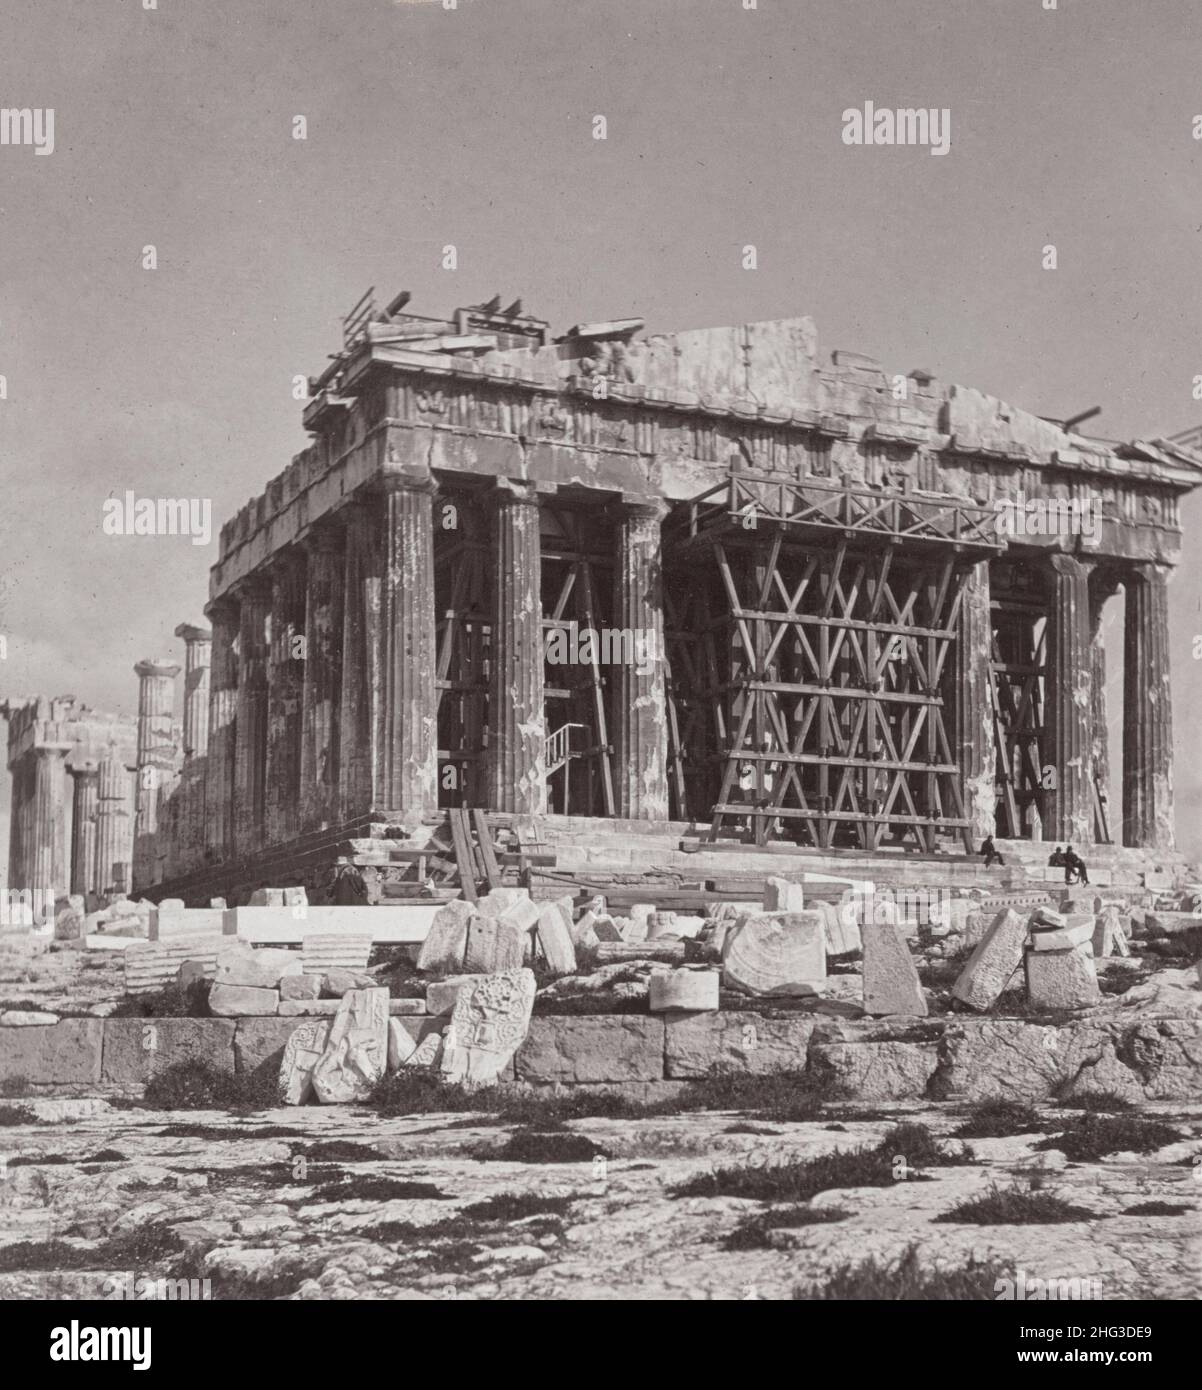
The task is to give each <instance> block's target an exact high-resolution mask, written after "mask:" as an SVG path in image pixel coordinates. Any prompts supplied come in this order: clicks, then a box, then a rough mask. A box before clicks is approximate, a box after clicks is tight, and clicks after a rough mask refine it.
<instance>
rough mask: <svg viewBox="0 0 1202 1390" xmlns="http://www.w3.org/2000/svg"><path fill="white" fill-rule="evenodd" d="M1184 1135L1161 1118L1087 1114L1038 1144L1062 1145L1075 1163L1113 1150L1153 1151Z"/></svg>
mask: <svg viewBox="0 0 1202 1390" xmlns="http://www.w3.org/2000/svg"><path fill="white" fill-rule="evenodd" d="M1184 1137H1185V1136H1184V1135H1183V1134H1181V1133H1180V1132H1179V1131H1178V1130H1175V1129H1173V1128H1172V1127H1171V1126H1170V1125H1166V1124H1161V1123H1160V1121H1158V1120H1142V1119H1134V1118H1131V1117H1130V1116H1127V1115H1094V1114H1085V1115H1083V1116H1082V1117H1081V1118H1080V1119H1079V1120H1075V1121H1074V1122H1073V1123H1072V1124H1071V1125H1070V1126H1069V1127H1068V1128H1067V1129H1066V1130H1064V1131H1063V1132H1062V1133H1060V1134H1053V1135H1051V1136H1050V1137H1049V1138H1047V1139H1042V1140H1040V1142H1039V1143H1038V1144H1036V1145H1035V1146H1034V1147H1035V1148H1036V1149H1037V1150H1049V1149H1058V1150H1059V1151H1060V1152H1061V1153H1062V1154H1064V1156H1065V1157H1066V1158H1067V1159H1070V1160H1071V1161H1072V1162H1073V1163H1091V1162H1093V1161H1095V1160H1096V1159H1099V1158H1104V1157H1105V1156H1106V1155H1107V1154H1113V1153H1137V1154H1146V1153H1153V1152H1154V1151H1155V1150H1156V1149H1163V1148H1164V1147H1165V1145H1166V1144H1176V1143H1177V1142H1178V1141H1179V1140H1181V1139H1183V1138H1184Z"/></svg>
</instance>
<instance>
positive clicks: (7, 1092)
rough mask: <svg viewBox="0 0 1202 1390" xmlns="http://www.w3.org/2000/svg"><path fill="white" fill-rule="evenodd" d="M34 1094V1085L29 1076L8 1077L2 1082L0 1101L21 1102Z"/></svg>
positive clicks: (0, 1084)
mask: <svg viewBox="0 0 1202 1390" xmlns="http://www.w3.org/2000/svg"><path fill="white" fill-rule="evenodd" d="M32 1094H33V1083H32V1082H31V1081H30V1079H29V1077H27V1076H6V1077H5V1078H4V1080H3V1081H0V1100H19V1099H20V1098H22V1097H24V1096H30V1095H32Z"/></svg>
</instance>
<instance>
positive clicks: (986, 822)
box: [948, 560, 997, 849]
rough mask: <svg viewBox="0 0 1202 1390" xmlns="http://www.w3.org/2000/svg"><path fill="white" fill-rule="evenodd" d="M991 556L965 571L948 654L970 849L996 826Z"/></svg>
mask: <svg viewBox="0 0 1202 1390" xmlns="http://www.w3.org/2000/svg"><path fill="white" fill-rule="evenodd" d="M990 601H991V600H990V583H989V561H988V560H980V561H978V562H977V563H976V564H975V565H970V566H969V567H968V569H967V570H966V571H965V573H964V580H963V588H962V590H961V594H960V611H959V614H958V616H957V620H956V645H955V649H954V651H953V653H952V656H953V660H954V668H953V669H954V676H955V706H954V708H953V710H952V719H951V721H950V723H949V728H948V734H949V738H950V740H951V744H952V749H953V752H954V753H955V756H956V761H957V763H958V764H959V767H960V778H961V783H960V784H961V787H962V788H963V795H964V814H965V816H966V817H967V818H968V821H969V834H970V835H971V836H972V840H973V847H974V849H975V848H976V847H978V846H979V844H980V842H981V841H982V840H983V839H985V838H986V836H989V835H992V834H994V833H995V831H996V829H997V742H996V737H995V733H994V724H993V692H992V689H991V684H992V680H993V676H992V669H991V663H992V661H993V613H992V610H991V607H990Z"/></svg>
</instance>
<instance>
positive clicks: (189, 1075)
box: [140, 1061, 281, 1111]
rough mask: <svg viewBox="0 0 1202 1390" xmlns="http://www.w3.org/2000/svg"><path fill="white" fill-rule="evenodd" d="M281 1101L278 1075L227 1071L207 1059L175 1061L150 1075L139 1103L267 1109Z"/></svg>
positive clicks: (144, 1105) (171, 1107) (178, 1107)
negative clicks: (216, 1067) (232, 1073)
mask: <svg viewBox="0 0 1202 1390" xmlns="http://www.w3.org/2000/svg"><path fill="white" fill-rule="evenodd" d="M280 1103H281V1099H280V1087H279V1078H278V1076H276V1075H274V1074H269V1073H268V1072H252V1073H249V1074H246V1073H241V1074H238V1075H231V1074H230V1073H229V1072H223V1071H217V1070H216V1069H215V1068H213V1067H211V1066H209V1064H208V1063H207V1062H201V1061H187V1062H175V1063H173V1064H172V1065H171V1066H169V1067H167V1068H166V1069H165V1070H163V1071H161V1072H160V1073H159V1074H158V1075H157V1076H154V1077H152V1078H151V1079H150V1081H149V1083H148V1084H147V1086H146V1090H145V1092H144V1094H143V1096H142V1100H141V1102H140V1105H141V1107H142V1108H144V1109H148V1110H235V1111H236V1110H267V1109H271V1108H272V1107H274V1106H277V1105H279V1104H280Z"/></svg>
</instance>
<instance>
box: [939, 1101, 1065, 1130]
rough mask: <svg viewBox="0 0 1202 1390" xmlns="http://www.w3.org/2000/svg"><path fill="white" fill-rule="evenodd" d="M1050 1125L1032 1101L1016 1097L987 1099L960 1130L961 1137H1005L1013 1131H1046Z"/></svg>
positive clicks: (977, 1106) (969, 1113) (976, 1106)
mask: <svg viewBox="0 0 1202 1390" xmlns="http://www.w3.org/2000/svg"><path fill="white" fill-rule="evenodd" d="M1047 1128H1048V1126H1047V1123H1046V1122H1045V1121H1044V1120H1042V1119H1041V1118H1040V1117H1039V1115H1038V1113H1037V1112H1036V1111H1034V1110H1032V1108H1031V1107H1030V1106H1029V1105H1020V1104H1019V1103H1018V1102H1017V1101H1013V1100H986V1101H982V1102H981V1103H980V1104H979V1105H974V1106H973V1107H972V1109H971V1110H970V1111H969V1112H968V1119H966V1120H965V1121H964V1123H963V1124H962V1125H961V1126H960V1127H959V1129H957V1130H956V1137H957V1138H959V1139H1005V1138H1007V1137H1008V1136H1009V1135H1012V1134H1042V1133H1045V1132H1046V1130H1047Z"/></svg>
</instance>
